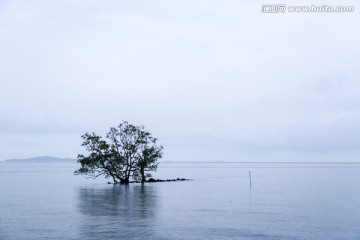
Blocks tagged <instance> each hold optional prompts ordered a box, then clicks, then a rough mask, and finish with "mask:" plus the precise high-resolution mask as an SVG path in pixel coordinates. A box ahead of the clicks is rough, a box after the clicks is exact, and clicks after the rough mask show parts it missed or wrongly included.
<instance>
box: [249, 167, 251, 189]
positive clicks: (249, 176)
mask: <svg viewBox="0 0 360 240" xmlns="http://www.w3.org/2000/svg"><path fill="white" fill-rule="evenodd" d="M249 179H250V188H251V172H250V171H249Z"/></svg>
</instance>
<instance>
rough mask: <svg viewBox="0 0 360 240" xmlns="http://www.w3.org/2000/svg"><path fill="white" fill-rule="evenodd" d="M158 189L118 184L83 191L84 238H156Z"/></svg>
mask: <svg viewBox="0 0 360 240" xmlns="http://www.w3.org/2000/svg"><path fill="white" fill-rule="evenodd" d="M156 201H157V198H156V187H155V186H151V185H130V186H129V185H115V186H113V187H110V188H81V189H79V203H78V209H79V212H80V214H81V215H82V216H83V218H82V219H81V224H80V226H81V229H79V233H80V235H81V236H82V237H84V239H114V238H119V239H120V238H121V239H126V238H136V237H139V238H141V237H146V238H147V239H151V238H155V237H154V236H153V235H154V233H155V224H156V223H155V221H156V219H155V213H156V207H157V206H156V205H157V204H156Z"/></svg>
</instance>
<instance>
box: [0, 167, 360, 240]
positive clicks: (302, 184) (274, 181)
mask: <svg viewBox="0 0 360 240" xmlns="http://www.w3.org/2000/svg"><path fill="white" fill-rule="evenodd" d="M77 167H79V166H78V165H77V164H75V163H10V162H0V239H1V240H20V239H24V240H25V239H26V240H31V239H39V240H40V239H44V240H45V239H46V240H49V239H62V240H64V239H74V240H75V239H89V240H91V239H94V240H95V239H96V240H99V239H102V240H107V239H154V240H155V239H156V240H162V239H163V240H165V239H174V240H175V239H179V240H180V239H184V240H185V239H186V240H189V239H245V240H246V239H274V240H285V239H286V240H287V239H289V240H300V239H304V240H305V239H306V240H310V239H314V240H315V239H316V240H332V239H333V240H343V239H354V240H355V239H356V240H359V239H360V164H359V163H228V162H216V163H205V162H196V163H195V162H193V163H179V162H167V163H165V162H164V163H160V165H159V168H158V171H157V172H155V173H154V178H161V179H168V178H169V179H174V178H186V179H189V180H187V181H176V182H157V183H145V184H140V183H132V184H129V185H113V184H108V182H109V181H111V179H105V178H101V177H100V178H97V179H95V180H93V179H86V178H84V177H82V176H75V175H74V174H73V172H74V171H75V170H76V168H77Z"/></svg>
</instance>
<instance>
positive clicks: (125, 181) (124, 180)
mask: <svg viewBox="0 0 360 240" xmlns="http://www.w3.org/2000/svg"><path fill="white" fill-rule="evenodd" d="M120 183H121V184H129V178H122V179H121V180H120Z"/></svg>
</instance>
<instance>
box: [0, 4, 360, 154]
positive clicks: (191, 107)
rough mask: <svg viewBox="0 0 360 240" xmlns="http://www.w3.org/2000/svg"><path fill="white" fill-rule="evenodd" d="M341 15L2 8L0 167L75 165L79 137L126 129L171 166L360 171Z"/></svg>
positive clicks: (221, 8) (217, 7)
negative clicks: (315, 166)
mask: <svg viewBox="0 0 360 240" xmlns="http://www.w3.org/2000/svg"><path fill="white" fill-rule="evenodd" d="M293 4H295V3H293ZM297 4H298V5H299V4H301V5H306V4H310V5H311V4H314V3H313V2H309V1H298V2H297ZM324 4H331V5H343V4H344V3H342V2H339V1H338V2H336V1H327V2H325V3H324ZM347 5H355V12H354V13H337V14H333V13H321V14H320V13H298V14H295V13H285V14H262V13H261V11H260V8H261V4H259V3H253V2H252V1H242V2H239V1H226V2H219V1H106V2H104V1H95V0H93V1H88V0H87V1H40V0H39V1H35V0H31V1H2V2H0V43H1V44H0V65H1V68H0V78H1V80H0V81H1V88H0V102H1V103H0V112H1V117H0V143H1V145H2V146H3V148H2V151H1V154H0V158H2V159H4V158H18V157H28V156H36V155H56V156H60V157H74V156H76V154H77V153H79V151H81V148H80V144H81V139H80V135H81V134H82V133H84V132H86V131H96V132H99V133H103V132H105V131H106V130H107V129H108V128H109V127H110V126H113V125H116V124H117V123H118V122H120V121H121V120H122V119H125V120H129V121H130V122H134V123H136V124H144V125H145V126H146V127H147V128H148V129H149V130H151V131H152V132H153V134H154V135H155V136H157V137H159V139H160V141H161V142H162V143H163V144H164V146H165V153H166V155H165V158H166V159H168V160H225V161H226V160H238V161H247V160H250V161H255V160H256V161H277V160H287V161H292V160H293V161H299V160H304V161H308V160H309V161H329V160H331V161H354V160H358V159H359V156H360V155H359V139H360V138H359V137H360V132H359V130H358V126H359V123H360V108H359V103H360V101H359V100H360V99H359V98H360V97H359V96H360V94H359V93H360V84H359V83H358V79H359V76H360V61H359V60H360V59H359V58H360V45H359V44H358V43H359V42H360V41H359V40H360V34H359V31H357V29H358V28H359V23H360V21H359V20H360V19H359V18H360V15H359V13H358V11H357V10H358V8H359V4H358V2H355V1H351V2H349V3H347Z"/></svg>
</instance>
